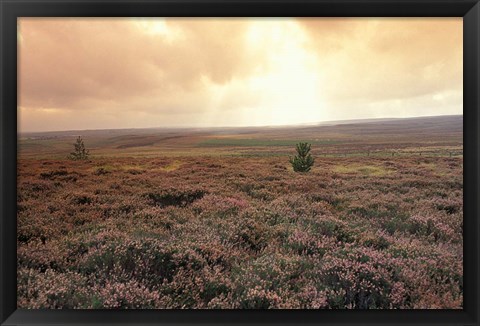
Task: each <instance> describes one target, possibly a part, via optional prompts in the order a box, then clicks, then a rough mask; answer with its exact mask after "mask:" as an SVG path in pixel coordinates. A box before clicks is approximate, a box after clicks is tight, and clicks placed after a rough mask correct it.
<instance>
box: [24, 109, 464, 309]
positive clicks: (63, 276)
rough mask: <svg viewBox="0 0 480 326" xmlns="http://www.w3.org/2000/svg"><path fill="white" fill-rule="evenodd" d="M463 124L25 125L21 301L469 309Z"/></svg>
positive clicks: (445, 120) (447, 120) (456, 119)
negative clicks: (78, 149)
mask: <svg viewBox="0 0 480 326" xmlns="http://www.w3.org/2000/svg"><path fill="white" fill-rule="evenodd" d="M462 126H463V117H462V116H441V117H425V118H409V119H383V120H366V121H345V122H336V123H335V122H334V123H326V124H323V125H308V126H307V125H305V126H295V127H258V128H254V127H249V128H210V129H198V128H197V129H195V128H183V129H179V128H177V129H175V128H172V129H165V128H163V129H124V130H91V131H65V132H42V133H25V134H21V135H19V136H18V172H17V174H18V190H17V223H18V230H17V241H18V252H17V260H18V307H19V308H262V309H263V308H315V309H316V308H320V309H337V308H351V309H423V308H432V309H437V308H453V309H461V308H462V305H463V245H462V242H463V236H462V234H463V231H462V228H463V129H462ZM78 136H81V137H82V138H83V140H84V142H85V145H86V147H87V149H89V150H90V157H89V159H88V160H82V161H72V160H69V159H68V158H67V156H68V154H69V153H70V152H71V151H72V150H73V145H72V144H73V143H74V142H75V140H76V138H77V137H78ZM300 141H306V142H309V143H311V144H312V154H313V156H314V157H315V165H314V166H313V168H312V170H311V171H310V172H308V173H295V172H294V171H293V170H292V167H291V165H290V163H289V156H293V155H294V154H295V144H296V143H298V142H300Z"/></svg>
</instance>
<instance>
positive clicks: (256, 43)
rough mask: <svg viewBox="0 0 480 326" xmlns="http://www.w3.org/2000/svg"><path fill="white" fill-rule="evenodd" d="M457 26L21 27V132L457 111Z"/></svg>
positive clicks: (126, 21)
mask: <svg viewBox="0 0 480 326" xmlns="http://www.w3.org/2000/svg"><path fill="white" fill-rule="evenodd" d="M462 42H463V41H462V19H461V18H299V19H293V18H268V19H267V18H260V19H258V18H256V19H253V18H244V19H243V18H236V19H231V18H20V19H19V23H18V47H19V66H18V73H19V94H18V95H19V110H18V114H19V129H20V131H37V130H66V129H106V128H131V127H135V128H142V127H175V126H192V127H210V126H262V125H287V124H301V123H317V122H321V121H326V120H341V119H359V118H380V117H409V116H425V115H445V114H462V112H463V106H462V92H463V84H462V80H463V77H462V69H463V67H462V55H463V50H462Z"/></svg>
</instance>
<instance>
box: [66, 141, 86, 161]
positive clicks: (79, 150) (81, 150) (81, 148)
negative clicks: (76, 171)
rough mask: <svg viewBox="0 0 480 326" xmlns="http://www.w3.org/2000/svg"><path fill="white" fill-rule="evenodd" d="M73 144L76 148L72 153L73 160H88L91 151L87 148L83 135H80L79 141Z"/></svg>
mask: <svg viewBox="0 0 480 326" xmlns="http://www.w3.org/2000/svg"><path fill="white" fill-rule="evenodd" d="M73 146H74V147H75V150H74V151H73V152H71V153H70V159H71V160H75V161H77V160H86V159H87V158H88V154H89V151H88V150H87V149H85V144H84V143H83V139H82V137H80V136H78V138H77V142H76V143H75V144H73Z"/></svg>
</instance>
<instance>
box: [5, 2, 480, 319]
mask: <svg viewBox="0 0 480 326" xmlns="http://www.w3.org/2000/svg"><path fill="white" fill-rule="evenodd" d="M0 16H1V27H0V30H1V45H0V46H1V51H0V59H1V70H0V72H1V79H0V98H1V109H0V209H1V213H0V232H1V234H0V322H1V325H47V324H48V325H53V324H55V325H69V324H82V325H100V324H105V325H108V324H110V325H113V324H115V325H118V324H121V325H126V324H132V325H153V324H158V325H193V324H203V325H207V324H208V325H227V324H235V325H247V324H250V325H259V324H279V325H294V324H309V325H313V324H318V325H320V324H322V325H340V324H343V325H362V324H363V325H367V324H381V325H414V324H415V325H427V324H430V325H432V324H436V325H479V312H478V310H479V307H480V305H479V300H478V299H479V294H480V287H479V282H478V273H479V262H480V260H479V248H480V247H479V246H480V240H479V237H478V235H479V234H480V228H479V226H480V223H479V220H478V216H479V209H478V208H479V202H480V197H479V194H480V192H479V187H480V183H479V175H480V174H479V172H480V164H479V163H480V162H479V136H480V133H479V125H480V115H479V110H480V94H479V93H480V83H479V79H480V68H479V63H480V4H479V2H478V0H418V1H412V0H311V1H307V0H299V1H295V0H271V1H269V0H242V1H240V0H223V1H218V0H140V1H135V0H112V1H105V0H103V1H93V0H71V1H61V0H0ZM57 16H60V17H110V16H115V17H124V16H138V17H140V16H145V17H154V16H159V17H165V16H177V17H180V16H189V17H192V16H203V17H206V16H209V17H215V16H217V17H252V16H253V17H283V16H288V17H319V16H322V17H332V16H344V17H362V16H363V17H374V16H382V17H409V16H417V17H432V16H435V17H449V16H456V17H463V26H464V31H463V40H464V41H463V42H464V43H463V51H464V56H463V62H464V68H463V69H464V74H463V85H464V86H463V87H464V89H463V92H464V93H463V98H464V309H463V310H379V311H366V310H362V311H359V310H356V311H346V310H319V311H314V310H308V311H307V310H274V311H267V310H148V311H147V310H84V311H82V310H68V311H67V310H21V309H17V307H16V291H17V289H16V273H17V269H16V268H17V266H16V176H17V172H16V168H17V165H16V164H17V159H16V158H17V141H16V139H17V138H16V137H17V69H16V67H17V65H16V63H17V17H57Z"/></svg>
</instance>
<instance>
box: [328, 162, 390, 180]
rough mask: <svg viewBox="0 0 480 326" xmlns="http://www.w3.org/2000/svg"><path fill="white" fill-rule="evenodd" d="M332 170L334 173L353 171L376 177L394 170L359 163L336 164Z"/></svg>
mask: <svg viewBox="0 0 480 326" xmlns="http://www.w3.org/2000/svg"><path fill="white" fill-rule="evenodd" d="M332 170H333V171H334V172H336V173H346V174H348V173H353V174H362V175H368V176H377V177H381V176H385V175H388V174H391V173H394V172H395V171H394V170H392V169H386V168H384V167H381V166H376V165H361V164H349V165H337V166H335V167H334V168H333V169H332Z"/></svg>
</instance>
